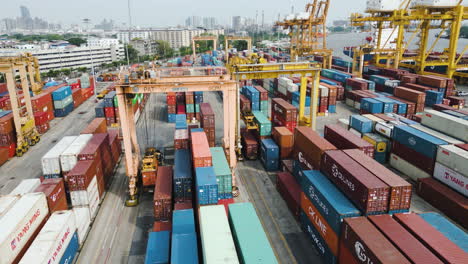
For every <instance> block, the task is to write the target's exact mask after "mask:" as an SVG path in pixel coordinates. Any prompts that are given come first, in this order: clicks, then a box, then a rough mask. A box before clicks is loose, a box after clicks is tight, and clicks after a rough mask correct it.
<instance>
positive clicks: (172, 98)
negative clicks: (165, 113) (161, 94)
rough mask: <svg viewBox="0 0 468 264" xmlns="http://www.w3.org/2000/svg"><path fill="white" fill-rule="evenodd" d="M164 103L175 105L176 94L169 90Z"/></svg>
mask: <svg viewBox="0 0 468 264" xmlns="http://www.w3.org/2000/svg"><path fill="white" fill-rule="evenodd" d="M166 103H167V104H168V105H175V104H176V95H175V93H173V92H169V93H167V95H166Z"/></svg>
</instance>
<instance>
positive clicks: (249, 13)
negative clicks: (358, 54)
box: [0, 0, 366, 27]
mask: <svg viewBox="0 0 468 264" xmlns="http://www.w3.org/2000/svg"><path fill="white" fill-rule="evenodd" d="M130 1H131V10H132V20H133V21H132V24H133V25H139V26H155V27H160V26H169V25H178V24H179V25H182V24H184V21H185V18H186V17H188V16H191V15H197V16H214V17H217V18H218V21H219V22H220V23H222V24H225V23H230V17H232V16H236V15H240V16H245V17H252V18H255V14H256V10H258V11H259V22H261V10H264V11H265V22H271V21H273V19H276V18H277V17H278V13H280V14H281V16H282V17H283V16H284V15H286V14H288V13H290V10H291V2H292V3H293V5H294V6H295V12H299V11H303V10H304V9H305V4H306V2H309V1H310V0H309V1H307V0H230V1H227V0H130ZM1 2H2V3H1V8H0V19H1V18H6V17H18V16H20V11H19V7H20V5H24V6H26V7H28V8H29V10H30V12H31V16H32V17H39V18H44V19H46V20H47V21H49V22H55V23H57V22H60V23H65V24H72V23H80V21H81V19H82V18H90V19H91V20H92V22H93V23H97V22H100V21H101V20H102V19H104V18H108V19H114V20H115V21H117V22H118V24H120V23H127V22H128V8H127V0H14V1H11V0H1ZM310 2H311V1H310ZM365 3H366V0H331V4H330V10H329V21H333V20H336V19H346V18H347V17H349V15H350V13H351V12H357V11H359V12H362V11H363V10H364V8H365Z"/></svg>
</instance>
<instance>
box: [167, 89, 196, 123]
mask: <svg viewBox="0 0 468 264" xmlns="http://www.w3.org/2000/svg"><path fill="white" fill-rule="evenodd" d="M166 103H167V120H168V122H169V123H174V122H175V115H176V114H185V115H187V119H188V120H189V121H192V120H193V119H196V120H198V121H199V120H200V104H201V103H203V92H177V93H176V92H169V93H167V94H166Z"/></svg>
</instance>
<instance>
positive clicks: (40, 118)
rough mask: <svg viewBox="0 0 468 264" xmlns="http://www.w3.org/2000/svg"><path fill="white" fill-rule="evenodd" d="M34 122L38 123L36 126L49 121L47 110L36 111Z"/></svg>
mask: <svg viewBox="0 0 468 264" xmlns="http://www.w3.org/2000/svg"><path fill="white" fill-rule="evenodd" d="M34 122H35V123H36V126H40V125H43V124H45V123H47V122H49V119H48V118H47V113H45V112H37V113H34Z"/></svg>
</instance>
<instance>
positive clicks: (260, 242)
mask: <svg viewBox="0 0 468 264" xmlns="http://www.w3.org/2000/svg"><path fill="white" fill-rule="evenodd" d="M228 208H229V223H230V225H231V231H232V234H233V238H234V242H235V244H236V248H237V255H238V256H239V260H240V261H241V263H269V264H270V263H271V264H276V263H278V261H277V260H276V257H275V254H274V252H273V249H272V247H271V245H270V242H269V240H268V238H267V235H266V233H265V230H264V229H263V226H262V224H261V222H260V219H259V217H258V216H257V213H256V212H255V209H254V207H253V206H252V204H251V203H233V204H230V205H228Z"/></svg>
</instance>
